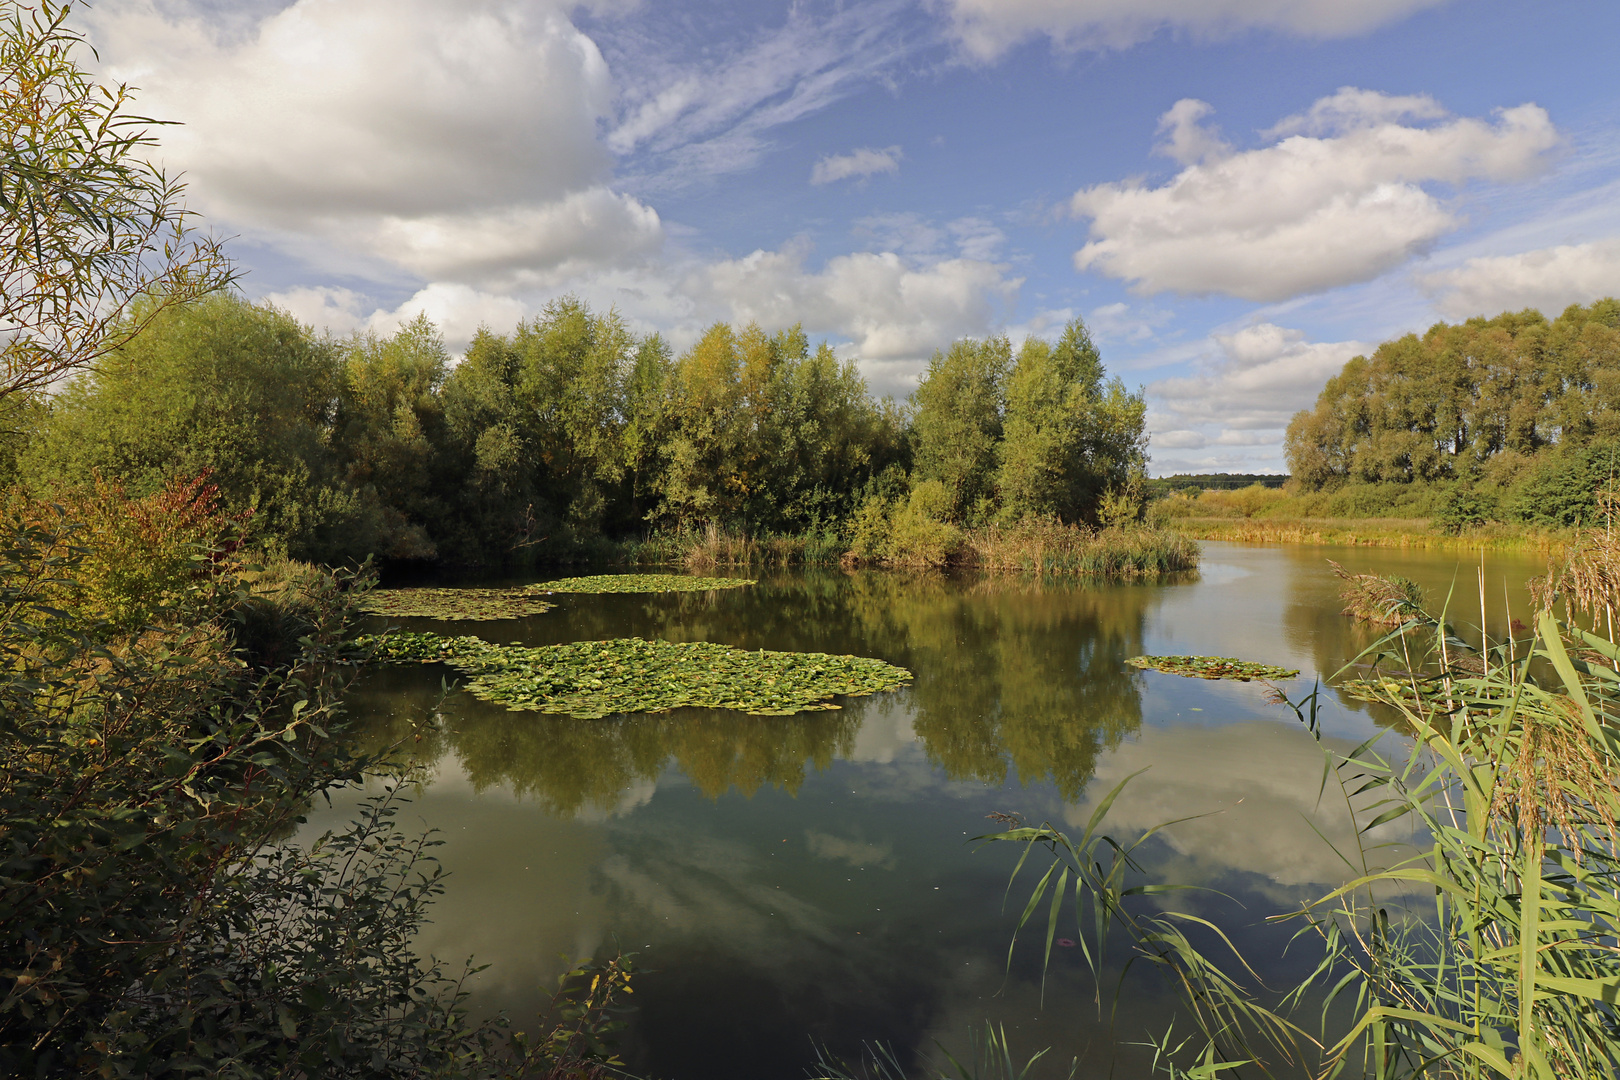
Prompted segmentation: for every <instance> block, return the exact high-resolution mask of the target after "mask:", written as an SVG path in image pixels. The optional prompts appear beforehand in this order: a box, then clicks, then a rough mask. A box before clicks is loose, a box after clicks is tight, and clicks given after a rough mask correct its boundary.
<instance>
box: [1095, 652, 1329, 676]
mask: <svg viewBox="0 0 1620 1080" xmlns="http://www.w3.org/2000/svg"><path fill="white" fill-rule="evenodd" d="M1125 662H1126V663H1127V664H1130V665H1131V666H1132V667H1139V668H1148V669H1151V670H1153V671H1162V672H1164V673H1165V674H1167V675H1185V676H1187V677H1188V678H1190V679H1235V680H1237V681H1238V682H1249V681H1250V680H1251V679H1292V678H1295V677H1296V676H1298V675H1299V672H1298V670H1290V669H1288V668H1282V667H1277V666H1275V665H1273V664H1257V663H1255V662H1254V661H1253V660H1234V659H1232V658H1231V657H1230V656H1133V657H1131V658H1130V659H1129V660H1127V661H1125Z"/></svg>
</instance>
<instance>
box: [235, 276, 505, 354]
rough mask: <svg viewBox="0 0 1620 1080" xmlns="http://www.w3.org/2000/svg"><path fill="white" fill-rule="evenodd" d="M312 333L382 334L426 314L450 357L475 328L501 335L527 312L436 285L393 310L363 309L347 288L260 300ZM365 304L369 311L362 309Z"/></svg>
mask: <svg viewBox="0 0 1620 1080" xmlns="http://www.w3.org/2000/svg"><path fill="white" fill-rule="evenodd" d="M261 299H262V300H264V301H265V302H267V303H270V304H274V305H275V306H276V307H278V308H281V309H282V310H283V311H286V312H287V313H289V314H290V315H292V316H293V318H295V319H297V320H298V321H299V322H301V323H303V324H305V325H306V326H310V327H313V328H314V329H315V330H316V332H328V333H331V334H333V335H335V336H338V337H343V336H346V335H348V334H351V333H356V332H359V333H373V334H378V335H381V336H387V335H389V334H392V333H393V332H394V331H396V330H398V329H399V328H400V327H401V326H403V325H405V324H406V323H408V322H410V321H411V320H412V319H414V318H416V317H417V316H418V315H426V316H427V317H428V318H430V319H432V320H433V322H434V323H435V324H436V325H437V326H438V327H439V332H440V333H441V334H443V335H444V342H445V346H446V347H447V348H448V349H449V350H450V351H451V352H452V353H461V352H464V351H465V350H466V348H467V345H468V344H469V343H470V342H471V341H472V339H473V335H474V334H476V333H477V332H478V328H479V327H480V326H487V327H490V328H491V329H494V330H496V331H497V332H501V333H504V332H506V331H507V330H510V329H511V328H512V327H513V326H515V325H517V323H518V321H519V320H521V319H523V318H524V317H526V316H527V315H529V314H530V313H531V310H532V308H531V305H529V304H526V303H524V302H523V301H522V300H519V299H517V298H515V297H511V296H502V295H497V294H493V293H485V292H480V291H478V290H476V289H473V288H471V287H469V286H466V285H459V284H455V283H450V282H437V283H435V284H432V285H428V286H426V287H424V288H422V289H419V290H418V291H417V292H416V293H415V294H414V295H413V296H411V297H410V299H408V300H406V301H405V302H404V303H402V304H400V305H399V306H398V307H395V308H386V307H377V306H373V305H368V304H367V302H366V298H365V297H364V296H362V295H361V294H359V293H357V292H355V291H354V290H352V289H345V288H337V287H309V286H300V287H298V288H293V289H287V290H284V291H281V292H272V293H267V294H266V295H265V296H263V297H262V298H261ZM368 306H370V307H371V311H370V312H367V311H366V310H365V309H366V308H367V307H368Z"/></svg>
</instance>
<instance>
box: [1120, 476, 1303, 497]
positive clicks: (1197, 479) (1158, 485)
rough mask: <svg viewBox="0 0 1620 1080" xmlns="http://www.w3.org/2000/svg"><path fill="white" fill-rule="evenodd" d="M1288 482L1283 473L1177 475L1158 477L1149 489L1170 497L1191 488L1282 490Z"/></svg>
mask: <svg viewBox="0 0 1620 1080" xmlns="http://www.w3.org/2000/svg"><path fill="white" fill-rule="evenodd" d="M1287 482H1288V477H1287V475H1286V474H1282V473H1224V472H1223V473H1176V474H1175V475H1174V476H1156V477H1154V478H1153V479H1152V480H1150V481H1148V487H1149V490H1150V492H1151V493H1152V494H1155V495H1157V494H1160V493H1163V494H1166V495H1168V494H1169V493H1170V492H1172V491H1186V490H1188V489H1189V488H1197V489H1199V490H1200V491H1235V490H1237V489H1238V488H1246V487H1253V486H1254V485H1255V484H1259V485H1260V486H1261V487H1269V488H1280V487H1282V486H1283V485H1284V484H1286V483H1287Z"/></svg>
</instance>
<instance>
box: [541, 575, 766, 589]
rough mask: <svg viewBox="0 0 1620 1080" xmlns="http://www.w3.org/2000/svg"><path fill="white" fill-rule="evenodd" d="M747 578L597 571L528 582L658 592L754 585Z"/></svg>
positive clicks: (545, 586) (544, 585)
mask: <svg viewBox="0 0 1620 1080" xmlns="http://www.w3.org/2000/svg"><path fill="white" fill-rule="evenodd" d="M757 584H759V583H758V582H757V581H751V580H749V579H747V578H724V577H690V576H688V575H686V574H597V575H595V576H594V577H575V578H563V579H561V580H560V581H542V582H541V583H540V584H538V585H530V586H529V589H530V590H531V591H533V592H555V593H660V592H708V591H709V590H711V589H740V588H742V587H743V586H744V585H757Z"/></svg>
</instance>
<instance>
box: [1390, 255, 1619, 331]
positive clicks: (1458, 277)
mask: <svg viewBox="0 0 1620 1080" xmlns="http://www.w3.org/2000/svg"><path fill="white" fill-rule="evenodd" d="M1419 281H1420V283H1421V284H1422V285H1423V287H1424V289H1425V290H1427V291H1428V292H1430V293H1433V294H1437V298H1436V300H1435V306H1436V307H1438V308H1439V309H1440V311H1441V312H1442V313H1443V314H1444V315H1446V317H1448V318H1452V319H1466V318H1469V317H1471V316H1474V315H1486V316H1490V315H1495V314H1496V313H1498V312H1501V311H1519V310H1521V309H1523V308H1527V307H1533V308H1538V309H1540V310H1541V311H1542V312H1544V313H1546V314H1547V315H1549V316H1550V315H1556V314H1557V313H1558V312H1560V311H1562V310H1564V308H1566V307H1568V306H1569V305H1570V304H1590V303H1591V302H1592V301H1593V300H1597V299H1600V298H1602V297H1606V296H1620V237H1610V238H1608V239H1605V240H1594V241H1592V242H1591V243H1587V244H1562V245H1559V246H1558V247H1550V248H1541V249H1540V250H1537V251H1525V252H1520V253H1519V254H1517V255H1493V256H1487V257H1483V258H1477V259H1469V260H1468V261H1467V262H1465V263H1463V265H1462V266H1459V267H1456V268H1454V269H1450V270H1441V271H1437V272H1435V273H1432V274H1425V275H1423V276H1422V277H1421V278H1419Z"/></svg>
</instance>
